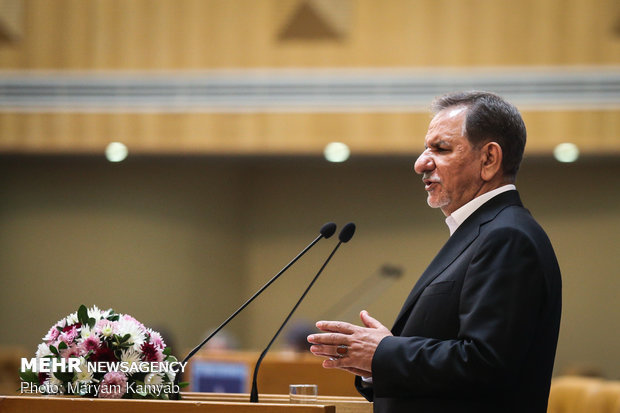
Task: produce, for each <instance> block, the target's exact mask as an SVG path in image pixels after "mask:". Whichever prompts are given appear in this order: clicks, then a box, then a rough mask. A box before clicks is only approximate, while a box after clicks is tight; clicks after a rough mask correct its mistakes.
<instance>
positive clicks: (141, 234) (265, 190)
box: [0, 157, 620, 378]
mask: <svg viewBox="0 0 620 413" xmlns="http://www.w3.org/2000/svg"><path fill="white" fill-rule="evenodd" d="M0 177H1V178H0V193H1V194H2V195H1V196H2V202H1V203H0V228H2V231H0V271H1V273H0V277H1V278H0V279H1V284H2V288H1V289H0V303H1V304H0V305H1V307H0V310H1V311H0V325H2V326H3V332H2V334H0V344H1V345H7V344H19V345H23V346H25V347H26V348H27V349H28V350H29V351H32V352H34V350H35V348H36V344H37V343H38V341H39V339H40V337H42V336H43V335H44V334H45V333H46V331H47V329H48V328H49V327H50V326H51V324H52V323H53V322H55V321H56V320H57V319H58V318H60V317H62V316H64V315H65V314H67V313H69V312H71V311H74V310H75V309H76V307H77V306H78V305H79V304H80V303H85V304H97V305H99V306H101V307H113V308H115V309H116V310H117V311H119V312H127V313H130V314H133V315H134V316H136V317H137V318H138V319H140V320H141V321H143V322H144V323H146V324H148V325H152V326H154V327H155V326H157V327H159V326H166V327H167V328H168V329H169V330H170V331H171V332H172V334H173V335H174V339H175V342H176V344H177V352H178V353H179V354H180V355H184V352H185V350H186V349H187V348H188V347H190V346H193V345H194V344H195V343H197V342H198V341H199V340H200V338H201V337H202V334H203V332H204V331H205V330H207V329H208V328H210V327H213V326H215V325H217V324H219V322H221V321H222V320H223V319H224V318H226V316H228V314H230V313H231V312H232V311H233V310H234V309H236V308H237V307H238V306H239V305H240V304H241V303H242V302H243V301H244V300H245V299H246V298H247V297H249V295H250V294H251V293H252V292H253V291H255V290H256V289H257V288H258V287H259V286H260V285H262V284H263V283H264V282H265V281H266V280H267V279H268V278H270V277H271V276H272V275H273V274H275V273H276V272H277V271H278V270H279V269H280V268H282V267H283V266H284V265H285V264H286V263H287V262H288V261H289V260H290V259H291V258H292V257H293V256H294V255H295V254H297V252H298V251H299V250H300V249H301V248H303V247H304V246H305V245H306V244H307V243H308V242H310V240H312V239H313V238H314V236H315V234H316V233H317V231H318V228H319V227H320V226H321V225H322V224H323V223H324V222H326V221H330V220H334V221H336V222H337V223H338V224H340V226H342V225H343V224H344V223H345V222H347V221H350V220H352V221H355V222H356V223H357V225H358V231H357V233H356V235H355V237H354V238H353V240H352V241H351V242H350V243H349V244H345V245H343V246H342V247H341V249H340V250H339V252H338V254H337V255H336V256H335V257H334V258H333V260H332V262H331V264H330V266H329V267H327V269H326V270H325V272H324V273H323V275H322V276H321V278H320V279H319V281H318V282H317V284H316V286H315V288H314V289H313V290H312V291H311V292H310V294H309V296H308V297H307V300H306V301H305V302H304V303H303V304H302V305H301V307H300V308H299V310H298V313H297V318H305V319H310V320H314V319H316V318H318V317H322V316H323V315H324V312H325V310H326V309H327V308H329V307H330V306H331V305H332V304H333V303H335V302H337V300H338V299H339V297H342V295H343V294H344V293H345V292H346V291H348V290H349V289H351V288H353V287H354V286H355V285H357V284H358V283H359V282H361V281H362V280H364V279H365V278H366V277H368V276H369V275H371V274H372V273H373V272H375V271H376V270H377V268H378V267H379V266H380V265H382V264H384V263H391V264H396V265H399V266H402V267H403V269H404V270H405V274H404V276H403V279H401V280H399V281H397V282H396V283H394V284H392V285H391V286H390V287H389V288H388V289H387V291H386V292H385V293H384V294H382V295H381V296H379V297H377V298H376V300H375V301H374V302H371V303H369V304H368V306H367V309H368V310H369V311H370V312H371V313H372V314H374V315H376V317H377V318H379V319H380V320H382V321H384V322H385V323H386V324H390V323H391V322H392V320H393V318H394V317H395V315H396V313H397V312H398V310H399V307H400V304H401V303H402V301H403V300H404V298H405V297H406V295H407V294H408V292H409V289H410V288H411V286H412V285H413V283H414V282H415V280H416V279H417V277H418V276H419V274H420V273H421V272H422V271H423V270H424V268H425V266H426V265H427V264H428V262H429V261H430V260H431V259H432V257H433V255H434V254H435V253H436V251H437V250H438V249H439V248H440V246H441V245H442V243H443V242H444V240H445V239H446V237H447V230H446V228H445V225H444V223H443V218H442V215H441V213H439V212H438V211H435V210H431V209H430V208H428V207H427V206H426V203H425V194H424V192H423V189H422V185H421V183H420V181H419V177H417V176H415V175H414V174H413V172H412V163H411V162H410V161H409V160H408V159H404V158H401V159H398V158H397V159H391V160H388V159H359V158H358V159H354V160H352V161H350V162H349V163H347V164H341V165H334V164H326V163H323V162H321V161H318V160H309V159H303V158H300V159H289V160H285V159H281V158H277V159H276V158H274V159H257V158H254V159H252V158H248V159H228V160H224V159H216V158H175V159H152V158H141V159H136V158H133V159H132V158H129V159H128V160H127V161H126V162H125V163H123V164H118V165H114V164H108V163H105V162H104V161H103V160H101V159H99V158H81V159H75V158H62V159H59V158H26V157H17V158H9V157H5V158H3V159H2V162H1V163H0ZM618 177H620V163H619V162H618V160H617V159H609V158H608V159H596V158H592V159H586V160H582V161H580V162H578V163H576V164H570V165H564V164H558V163H556V162H554V161H551V160H548V159H544V160H543V159H539V158H533V159H532V158H529V159H526V161H525V164H524V166H523V168H522V172H521V177H520V179H519V181H518V187H519V189H520V190H521V192H522V197H523V199H524V202H525V203H526V204H527V206H528V207H529V208H530V209H531V210H532V212H533V214H534V216H535V217H537V218H538V220H539V221H540V222H541V223H542V225H543V226H544V227H545V228H546V229H547V231H548V233H549V236H550V237H551V239H552V242H553V243H554V245H555V248H556V251H557V255H558V258H559V260H560V265H561V267H562V270H563V277H564V312H563V321H562V331H561V338H560V345H559V348H558V357H557V369H558V370H563V369H566V368H568V367H570V366H572V365H574V364H582V365H594V366H598V367H599V368H601V369H602V370H603V371H604V372H605V373H606V374H607V375H609V376H612V377H616V378H618V377H620V355H619V354H618V352H617V349H618V348H619V347H620V341H619V338H618V335H617V334H616V330H617V326H618V325H620V315H619V314H620V312H619V311H618V304H617V297H618V296H619V295H620V283H618V280H617V276H618V270H617V268H618V264H620V262H619V261H618V254H617V245H618V235H617V229H618V228H619V227H620V194H619V193H618V191H617V190H616V189H615V188H618V186H619V184H620V178H618ZM334 245H335V241H334V240H333V239H332V240H327V241H321V243H319V244H317V246H316V248H315V249H313V250H312V251H311V252H310V253H309V254H308V255H307V256H306V257H304V258H303V259H302V260H301V261H300V262H299V263H298V265H296V266H295V267H293V268H291V270H290V272H289V273H287V275H286V276H285V277H283V278H282V279H281V280H280V281H278V283H276V284H274V285H273V288H272V289H270V290H268V291H267V292H266V293H265V296H264V297H262V298H261V299H259V300H257V302H255V303H254V304H253V305H252V306H251V307H249V308H248V311H247V312H246V313H245V314H243V315H242V316H241V317H240V318H239V319H237V320H236V321H234V322H233V323H232V324H231V325H230V328H229V331H230V332H232V333H233V334H235V335H236V336H238V337H239V338H240V339H241V341H242V343H243V345H244V347H246V348H256V349H258V348H261V347H263V346H264V345H265V344H266V342H267V341H268V339H269V337H270V335H271V334H272V333H273V332H274V331H275V329H276V328H277V326H278V325H279V324H280V322H281V320H282V319H283V318H284V315H285V313H287V312H288V310H289V309H290V308H291V307H292V305H293V304H294V302H295V301H296V299H297V297H298V295H299V294H301V292H302V290H303V289H304V288H305V285H306V283H307V282H308V281H309V280H310V278H311V277H312V276H313V275H314V274H315V272H316V271H317V270H318V268H319V267H320V265H321V264H322V262H323V260H324V259H325V258H326V256H327V254H328V253H329V251H330V250H331V249H332V247H333V246H334ZM349 318H350V317H349ZM281 342H282V340H280V342H279V343H281Z"/></svg>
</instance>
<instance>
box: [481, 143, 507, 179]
mask: <svg viewBox="0 0 620 413" xmlns="http://www.w3.org/2000/svg"><path fill="white" fill-rule="evenodd" d="M480 153H481V162H482V165H481V166H482V169H481V170H480V177H481V178H482V180H483V181H486V182H489V181H492V180H493V179H495V178H497V177H498V175H501V174H502V156H503V155H502V148H501V146H499V144H498V143H497V142H488V143H486V144H485V145H484V146H482V148H481V149H480Z"/></svg>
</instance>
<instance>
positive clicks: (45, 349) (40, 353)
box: [36, 343, 52, 359]
mask: <svg viewBox="0 0 620 413" xmlns="http://www.w3.org/2000/svg"><path fill="white" fill-rule="evenodd" d="M50 354H52V352H51V351H50V346H48V345H47V344H45V343H41V344H39V347H37V353H36V356H37V359H42V358H43V357H45V356H49V355H50Z"/></svg>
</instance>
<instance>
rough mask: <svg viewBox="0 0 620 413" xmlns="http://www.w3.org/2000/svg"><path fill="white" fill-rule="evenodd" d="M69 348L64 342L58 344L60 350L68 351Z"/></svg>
mask: <svg viewBox="0 0 620 413" xmlns="http://www.w3.org/2000/svg"><path fill="white" fill-rule="evenodd" d="M67 348H68V347H67V343H65V342H64V341H61V342H60V344H58V350H66V349H67Z"/></svg>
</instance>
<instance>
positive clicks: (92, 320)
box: [87, 318, 97, 328]
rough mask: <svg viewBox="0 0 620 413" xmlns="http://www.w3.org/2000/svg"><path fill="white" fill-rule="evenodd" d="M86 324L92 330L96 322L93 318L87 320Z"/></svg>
mask: <svg viewBox="0 0 620 413" xmlns="http://www.w3.org/2000/svg"><path fill="white" fill-rule="evenodd" d="M87 324H88V327H90V328H93V327H95V324H97V320H95V319H94V318H89V319H88V323H87Z"/></svg>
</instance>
